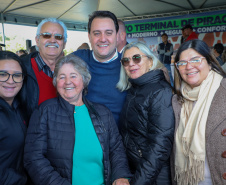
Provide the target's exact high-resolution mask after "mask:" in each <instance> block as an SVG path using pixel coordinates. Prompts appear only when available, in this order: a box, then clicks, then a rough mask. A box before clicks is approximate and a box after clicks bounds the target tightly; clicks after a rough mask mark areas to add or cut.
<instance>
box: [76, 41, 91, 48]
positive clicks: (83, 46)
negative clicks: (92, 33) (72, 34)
mask: <svg viewBox="0 0 226 185" xmlns="http://www.w3.org/2000/svg"><path fill="white" fill-rule="evenodd" d="M79 49H90V47H89V44H88V43H86V42H84V43H82V44H81V46H79V47H78V48H77V50H79Z"/></svg>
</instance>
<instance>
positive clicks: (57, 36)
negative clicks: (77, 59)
mask: <svg viewBox="0 0 226 185" xmlns="http://www.w3.org/2000/svg"><path fill="white" fill-rule="evenodd" d="M52 35H53V34H52V33H48V32H46V33H40V34H39V36H42V37H43V38H44V39H50V38H51V37H52ZM53 36H54V38H55V39H56V40H62V39H63V38H64V36H63V35H61V34H58V33H56V34H54V35H53Z"/></svg>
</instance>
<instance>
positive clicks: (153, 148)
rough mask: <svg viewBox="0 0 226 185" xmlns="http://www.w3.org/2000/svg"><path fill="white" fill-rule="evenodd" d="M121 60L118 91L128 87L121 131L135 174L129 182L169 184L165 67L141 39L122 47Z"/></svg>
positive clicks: (170, 111) (169, 135) (171, 120)
mask: <svg viewBox="0 0 226 185" xmlns="http://www.w3.org/2000/svg"><path fill="white" fill-rule="evenodd" d="M121 64H122V66H121V74H120V81H119V83H118V84H117V87H118V88H119V89H120V90H121V91H125V90H127V89H128V94H127V98H126V102H125V104H124V107H123V111H122V114H121V117H120V133H121V135H122V137H123V142H124V145H125V148H126V153H127V157H128V160H129V165H130V168H131V171H132V173H133V175H134V176H133V177H132V179H131V181H130V183H131V184H132V185H150V184H160V185H168V184H171V177H170V165H169V162H170V161H169V156H170V153H171V149H172V146H173V133H174V114H173V109H172V105H171V100H172V89H171V87H170V84H169V83H168V82H167V80H166V78H165V76H164V72H163V70H162V69H163V68H164V67H163V65H162V64H161V62H160V61H159V60H158V59H157V58H156V57H155V56H154V55H153V53H152V52H151V50H150V49H149V48H148V47H147V46H146V45H145V44H144V43H142V42H135V43H131V44H128V45H127V46H126V47H125V49H124V52H123V54H122V59H121ZM166 72H167V71H166Z"/></svg>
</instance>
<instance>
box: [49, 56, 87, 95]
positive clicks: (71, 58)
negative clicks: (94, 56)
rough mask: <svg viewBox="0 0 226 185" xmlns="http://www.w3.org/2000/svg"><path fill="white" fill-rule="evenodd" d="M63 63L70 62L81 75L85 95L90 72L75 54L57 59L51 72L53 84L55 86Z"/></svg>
mask: <svg viewBox="0 0 226 185" xmlns="http://www.w3.org/2000/svg"><path fill="white" fill-rule="evenodd" d="M64 64H71V65H72V66H73V67H74V69H75V70H76V71H77V72H78V73H79V74H80V75H81V76H82V81H83V85H84V90H83V94H84V95H85V94H86V93H87V89H88V88H87V87H88V85H89V82H90V80H91V74H90V72H89V69H88V65H87V64H86V63H85V62H84V61H83V60H82V59H81V58H79V57H78V56H75V55H74V54H70V55H67V56H65V57H62V58H61V59H60V60H58V61H57V63H56V66H55V69H54V74H53V85H54V86H55V87H56V85H57V76H58V73H59V70H60V69H61V67H62V66H63V65H64Z"/></svg>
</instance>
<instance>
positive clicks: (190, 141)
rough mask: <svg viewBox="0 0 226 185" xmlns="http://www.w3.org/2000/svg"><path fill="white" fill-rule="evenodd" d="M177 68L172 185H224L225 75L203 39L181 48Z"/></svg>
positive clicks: (225, 153)
mask: <svg viewBox="0 0 226 185" xmlns="http://www.w3.org/2000/svg"><path fill="white" fill-rule="evenodd" d="M175 65H176V68H175V84H174V87H175V92H176V94H175V96H174V97H173V101H172V104H173V109H174V112H175V120H176V122H175V142H174V147H173V155H172V161H171V162H172V165H171V167H172V178H173V179H175V181H174V184H179V185H184V184H190V185H193V184H194V185H196V184H198V185H210V184H211V185H212V184H225V183H226V111H225V110H226V80H225V79H224V78H223V77H224V75H225V74H224V72H223V71H222V69H221V67H220V66H219V64H218V62H217V60H216V58H215V57H214V56H213V55H212V54H211V51H210V49H209V47H208V45H207V44H206V43H205V42H203V41H201V40H191V41H187V42H185V43H184V44H182V45H181V47H180V48H179V49H178V52H177V54H176V57H175Z"/></svg>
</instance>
